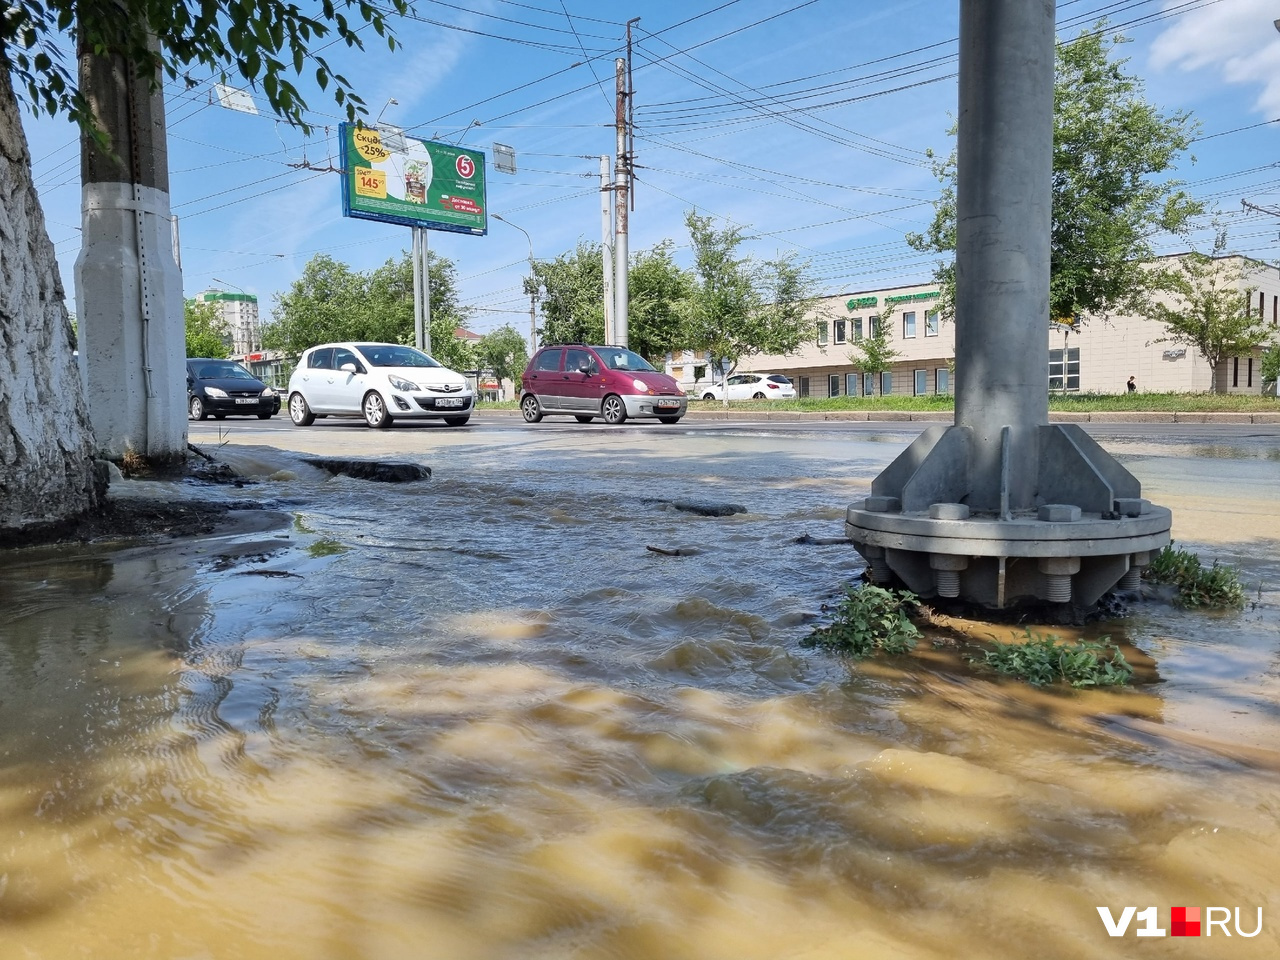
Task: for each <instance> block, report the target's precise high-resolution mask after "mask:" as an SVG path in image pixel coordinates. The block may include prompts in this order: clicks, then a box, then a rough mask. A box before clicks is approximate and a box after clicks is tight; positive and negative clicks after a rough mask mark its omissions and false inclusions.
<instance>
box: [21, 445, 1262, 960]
mask: <svg viewBox="0 0 1280 960" xmlns="http://www.w3.org/2000/svg"><path fill="white" fill-rule="evenodd" d="M392 433H393V435H394V437H393V442H395V443H397V444H400V445H401V447H402V448H403V449H402V451H401V452H402V454H403V455H404V456H408V457H411V458H413V459H416V460H419V461H420V462H424V463H427V464H429V465H430V466H432V468H433V469H434V471H435V476H434V478H433V479H432V480H431V481H430V482H429V483H427V484H423V485H404V486H393V485H374V484H370V483H367V482H361V481H355V480H349V479H345V478H341V477H339V478H328V477H327V476H325V475H323V474H321V473H319V472H318V471H314V470H310V469H308V468H305V467H303V466H301V465H300V464H299V463H298V462H297V461H296V460H295V459H293V458H292V457H291V455H289V454H285V453H282V452H280V451H277V450H275V449H271V448H268V447H260V446H254V445H253V441H254V440H255V439H256V440H257V441H260V442H261V441H265V442H276V443H279V442H281V441H287V442H289V443H291V444H294V445H297V446H298V448H299V449H302V448H303V446H306V445H309V446H310V447H311V448H313V449H314V450H321V449H323V450H324V451H325V452H360V451H362V450H363V449H365V448H363V447H362V446H361V445H362V444H366V443H367V442H368V441H367V440H366V439H365V438H366V437H368V436H371V435H370V434H366V433H363V432H361V431H353V430H351V431H348V430H342V431H333V430H331V431H329V432H328V433H323V432H318V431H313V432H311V433H306V432H296V433H289V434H275V435H263V436H260V437H256V438H255V437H252V436H249V435H246V436H247V437H248V439H249V441H250V442H247V443H237V444H235V445H231V446H227V447H224V448H223V449H222V454H223V456H225V457H226V458H227V459H228V460H229V461H230V462H232V463H234V464H235V465H237V466H238V467H239V468H240V469H242V470H243V471H245V472H247V473H250V474H252V475H254V476H255V477H256V478H258V480H259V482H257V483H254V484H251V485H249V486H246V487H245V488H244V489H242V490H225V489H221V488H201V490H200V495H202V496H208V497H225V496H235V497H239V498H245V497H248V498H253V499H257V500H259V501H261V502H263V503H264V504H267V505H269V506H270V507H271V508H272V509H273V510H276V511H279V512H280V513H281V514H282V515H283V516H284V518H285V520H286V524H285V525H284V526H282V527H279V528H277V529H274V530H261V529H257V530H249V531H245V532H241V533H234V534H228V535H225V536H222V537H217V538H205V539H201V540H194V541H189V542H184V543H178V544H167V545H156V544H114V545H108V544H97V545H89V546H84V547H74V548H67V547H63V548H59V549H39V550H22V551H17V552H10V553H7V554H3V555H0V610H2V611H3V615H2V617H0V957H4V958H9V957H15V958H18V957H20V958H49V960H65V958H72V957H91V958H103V960H114V958H144V957H147V958H150V957H155V958H219V960H220V958H224V957H226V958H231V957H234V958H246V960H258V958H263V960H266V958H273V960H290V958H299V960H302V958H308V960H314V958H334V960H339V958H341V960H347V958H361V960H365V958H367V960H397V958H433V960H434V958H439V960H525V958H582V960H595V958H636V960H685V958H687V960H714V958H734V960H754V958H761V960H765V958H768V960H773V958H781V957H787V958H792V957H794V958H805V960H817V958H853V957H857V958H861V957H893V958H942V957H991V958H1022V957H1032V956H1035V957H1081V958H1084V957H1099V956H1108V957H1110V956H1115V957H1126V956H1139V955H1141V956H1156V955H1159V956H1172V957H1276V956H1280V822H1278V818H1280V738H1278V737H1277V733H1278V732H1280V616H1278V615H1277V610H1278V608H1280V586H1278V584H1280V561H1278V559H1277V545H1278V544H1280V520H1278V519H1277V514H1278V513H1280V510H1277V508H1278V507H1280V503H1278V502H1277V499H1278V494H1277V483H1276V480H1277V476H1278V471H1277V462H1276V458H1275V456H1274V451H1275V450H1276V449H1277V442H1278V441H1277V438H1276V437H1275V436H1268V435H1265V434H1263V435H1258V436H1252V437H1243V438H1240V439H1238V440H1230V439H1228V440H1220V441H1215V442H1214V443H1213V444H1208V445H1206V444H1203V443H1201V444H1199V445H1197V444H1196V443H1192V442H1186V443H1178V442H1155V441H1152V440H1151V439H1150V438H1147V437H1143V436H1139V435H1133V436H1124V435H1116V436H1112V437H1109V438H1103V442H1104V445H1105V446H1107V447H1108V448H1109V449H1111V450H1112V451H1113V452H1114V453H1115V454H1116V455H1117V456H1118V457H1120V458H1121V459H1122V460H1123V461H1124V462H1125V463H1126V465H1127V466H1129V468H1130V469H1131V470H1133V471H1134V472H1135V473H1137V474H1138V475H1139V477H1140V478H1141V479H1142V480H1143V483H1144V494H1146V495H1147V496H1150V497H1151V498H1152V499H1154V500H1156V501H1157V502H1160V503H1163V504H1165V505H1168V506H1170V507H1172V508H1173V509H1174V517H1175V521H1174V522H1175V527H1174V536H1175V539H1176V540H1177V541H1178V542H1179V544H1180V545H1183V546H1187V547H1190V548H1193V549H1196V550H1198V551H1200V552H1201V553H1202V555H1203V556H1204V557H1205V559H1206V560H1209V559H1213V558H1219V559H1222V560H1224V561H1229V562H1234V563H1237V564H1238V565H1239V566H1240V568H1241V570H1242V572H1243V576H1244V579H1245V580H1246V582H1248V583H1249V585H1250V596H1251V601H1252V602H1251V604H1250V606H1249V607H1248V608H1247V609H1246V610H1244V611H1240V612H1233V613H1226V614H1221V613H1219V614H1202V613H1193V612H1189V611H1185V610H1180V609H1178V608H1176V607H1172V606H1169V605H1167V604H1165V603H1163V602H1159V601H1158V600H1155V599H1148V600H1145V601H1142V602H1139V603H1135V604H1134V605H1133V606H1132V608H1131V610H1130V615H1129V616H1128V617H1127V618H1125V619H1123V620H1116V621H1111V622H1105V623H1096V624H1090V625H1089V626H1087V627H1085V628H1083V630H1082V631H1071V630H1063V629H1061V628H1058V629H1057V630H1056V631H1055V632H1058V633H1060V634H1066V635H1075V633H1077V632H1082V633H1083V634H1085V635H1088V636H1097V635H1101V634H1107V635H1109V636H1112V637H1113V638H1115V639H1118V640H1120V641H1122V642H1124V643H1126V644H1128V645H1130V648H1131V649H1132V650H1134V651H1135V652H1136V654H1137V655H1139V656H1140V657H1143V658H1146V661H1145V662H1146V663H1147V665H1148V666H1147V667H1146V668H1145V670H1146V673H1147V674H1148V675H1149V677H1151V678H1153V679H1157V680H1158V682H1154V683H1148V684H1144V685H1142V686H1140V687H1138V688H1136V689H1132V690H1125V691H1119V692H1069V691H1061V690H1049V691H1044V690H1042V691H1036V690H1032V689H1030V688H1027V687H1025V686H1023V685H1021V684H1018V683H1015V682H1008V681H1002V680H997V679H994V678H992V677H991V676H989V675H986V674H983V673H981V672H978V671H976V670H975V669H974V668H972V667H971V666H970V665H969V664H968V663H967V661H965V659H964V658H963V657H962V656H960V655H959V654H958V652H957V651H958V648H957V647H956V645H955V643H956V638H957V637H964V636H966V635H967V636H971V637H975V638H977V639H981V638H982V637H983V636H985V635H986V634H987V633H1000V632H1001V631H1005V632H1007V631H1008V628H995V627H988V626H987V625H984V624H977V623H972V622H954V623H952V624H951V625H950V626H951V628H952V629H950V630H948V631H946V632H945V635H944V633H943V632H940V631H935V632H934V633H933V634H932V636H933V638H934V639H936V640H937V641H938V642H937V644H936V645H934V644H932V643H928V642H926V643H924V644H922V645H921V647H920V648H919V650H918V652H917V654H916V655H913V656H911V657H903V658H893V659H879V660H874V661H869V662H864V663H861V664H849V663H846V662H844V661H842V660H840V659H838V658H835V657H832V656H830V655H828V654H825V653H822V652H818V651H813V650H808V649H805V648H803V647H802V646H801V643H800V641H801V640H802V639H803V638H804V636H805V635H806V634H807V633H808V632H809V631H810V629H812V627H813V625H814V624H815V623H817V622H820V618H821V616H822V615H823V613H822V611H823V606H824V604H830V603H831V602H832V601H833V599H834V598H835V597H836V596H837V595H838V593H839V590H840V587H841V585H842V584H843V583H844V582H847V581H848V580H849V579H850V578H851V577H853V576H854V575H855V574H856V573H857V572H858V570H859V569H860V565H859V564H858V563H857V561H856V556H855V554H854V553H853V552H852V550H851V549H850V548H849V547H848V546H847V545H843V544H823V545H813V544H796V543H794V542H793V541H794V539H795V538H796V537H797V536H799V535H801V534H803V533H809V534H811V535H812V536H815V537H829V536H832V535H838V534H840V533H841V532H842V516H843V508H844V506H846V505H847V504H848V503H849V502H850V501H852V500H854V499H858V498H859V497H861V496H863V495H865V494H866V492H867V488H868V485H869V483H870V480H871V478H872V477H874V476H875V475H876V473H878V472H879V470H880V469H882V468H883V466H884V465H885V464H887V463H888V462H889V460H890V459H891V458H892V457H893V456H894V455H895V454H896V453H897V452H898V451H899V450H900V449H901V448H902V446H903V445H904V444H905V443H906V442H907V441H908V440H909V438H910V434H899V433H893V432H886V433H882V434H871V433H867V432H865V431H863V432H848V433H845V432H841V431H810V430H807V429H805V428H802V427H796V428H781V427H778V426H777V425H774V426H773V427H772V428H771V429H768V430H757V429H749V428H746V427H743V428H741V429H737V428H732V427H725V428H723V429H720V430H716V431H710V432H707V431H697V430H683V429H680V428H676V429H671V428H667V429H659V428H657V427H653V428H650V427H649V426H648V425H640V426H636V427H625V428H622V429H619V430H614V431H609V430H607V429H605V428H600V427H597V428H595V429H584V430H581V431H571V430H544V431H540V432H532V431H530V430H529V428H525V427H523V426H520V425H513V426H511V427H510V429H504V428H487V432H484V433H480V432H477V431H452V432H444V431H429V430H421V431H412V430H406V431H403V432H398V431H393V432H392ZM210 446H211V447H212V446H213V444H211V445H210ZM1203 446H1208V447H1211V451H1210V452H1206V451H1205V450H1202V449H1200V447H1203ZM146 492H149V493H157V492H158V493H159V494H160V495H166V496H167V495H176V494H177V492H178V491H175V490H169V491H166V490H165V489H164V488H163V487H157V486H154V485H153V486H152V487H151V488H148V490H147V491H146ZM188 492H189V491H188ZM677 499H701V500H723V501H732V502H737V503H741V504H743V505H744V506H746V507H747V512H746V513H743V514H738V515H735V516H732V517H721V518H709V517H698V516H692V515H689V514H686V513H680V512H677V511H675V510H673V509H672V508H671V507H670V505H669V503H667V502H666V501H671V500H677ZM648 546H656V547H661V548H666V549H669V550H672V551H674V550H675V549H676V548H680V549H679V553H680V555H670V554H663V553H657V552H654V551H649V550H647V549H646V547H648ZM685 548H688V549H687V550H686V549H685ZM1099 906H1106V907H1108V908H1110V909H1111V911H1112V913H1113V914H1114V915H1115V916H1116V917H1117V918H1118V917H1119V916H1120V915H1121V913H1122V911H1123V909H1124V908H1125V907H1128V906H1134V907H1136V908H1137V909H1138V910H1143V909H1145V908H1147V907H1157V908H1158V913H1157V920H1158V926H1160V927H1162V928H1164V929H1166V930H1167V929H1169V926H1170V924H1169V919H1170V913H1169V910H1170V908H1172V907H1199V908H1201V909H1202V910H1203V909H1205V908H1208V907H1225V908H1228V909H1229V910H1234V909H1235V908H1239V909H1240V914H1241V918H1240V927H1241V928H1242V931H1243V933H1249V932H1251V931H1252V930H1253V929H1254V926H1255V922H1256V921H1255V914H1256V911H1257V910H1258V909H1261V911H1262V929H1261V932H1260V933H1259V934H1258V935H1257V936H1255V937H1244V936H1242V935H1241V930H1237V929H1236V927H1235V925H1234V916H1233V920H1232V923H1231V925H1230V926H1228V927H1226V928H1223V927H1221V926H1217V927H1213V928H1210V933H1211V936H1210V938H1205V937H1203V936H1202V937H1200V938H1191V937H1186V938H1165V939H1162V940H1151V939H1142V938H1138V937H1137V936H1136V935H1135V932H1136V930H1137V928H1138V927H1139V926H1140V925H1141V924H1142V921H1140V920H1137V919H1135V920H1133V921H1132V923H1131V924H1130V926H1129V928H1128V930H1127V932H1126V934H1125V935H1124V936H1123V937H1119V938H1112V937H1109V936H1108V935H1107V932H1106V929H1105V927H1104V925H1103V923H1102V921H1101V919H1100V917H1099V915H1098V911H1097V907H1099ZM1217 916H1221V914H1218V915H1217ZM1228 932H1229V933H1230V934H1231V936H1230V937H1228V936H1226V934H1227V933H1228Z"/></svg>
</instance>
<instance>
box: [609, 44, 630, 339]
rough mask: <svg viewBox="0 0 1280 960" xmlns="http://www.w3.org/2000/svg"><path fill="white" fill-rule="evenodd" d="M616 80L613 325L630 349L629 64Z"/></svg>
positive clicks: (621, 63)
mask: <svg viewBox="0 0 1280 960" xmlns="http://www.w3.org/2000/svg"><path fill="white" fill-rule="evenodd" d="M614 72H615V74H616V80H617V92H618V98H617V109H616V118H615V126H616V129H617V138H618V142H617V154H616V156H615V158H614V168H613V172H614V180H613V182H614V186H613V189H614V194H613V238H614V239H613V269H614V282H613V324H614V331H615V333H616V334H617V345H618V346H620V347H625V346H627V261H628V259H629V256H628V253H627V179H628V174H629V168H630V158H629V157H628V156H627V92H628V91H627V61H626V60H624V59H623V58H622V57H619V58H618V59H617V60H615V61H614Z"/></svg>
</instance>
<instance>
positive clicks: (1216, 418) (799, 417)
mask: <svg viewBox="0 0 1280 960" xmlns="http://www.w3.org/2000/svg"><path fill="white" fill-rule="evenodd" d="M476 414H477V415H478V416H485V417H487V416H494V417H506V416H513V417H518V416H520V411H519V410H483V409H480V410H477V411H476ZM685 419H687V420H750V421H762V420H772V421H782V422H788V423H805V422H809V421H813V422H822V421H840V420H843V421H853V422H855V423H868V422H877V423H880V422H884V423H904V422H905V423H952V422H954V417H953V416H952V415H948V414H946V413H944V412H941V411H940V412H934V413H915V412H912V411H910V410H824V411H819V412H816V413H805V412H803V411H799V410H739V409H737V408H731V409H729V410H690V411H689V412H688V413H686V414H685ZM1049 422H1050V423H1276V424H1280V412H1278V413H1145V412H1142V411H1136V410H1135V411H1133V412H1132V413H1056V412H1053V411H1050V413H1049Z"/></svg>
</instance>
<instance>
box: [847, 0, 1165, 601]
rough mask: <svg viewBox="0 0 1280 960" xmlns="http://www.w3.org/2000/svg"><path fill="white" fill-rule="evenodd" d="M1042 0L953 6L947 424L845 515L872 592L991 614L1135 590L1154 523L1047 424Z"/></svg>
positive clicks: (1049, 118)
mask: <svg viewBox="0 0 1280 960" xmlns="http://www.w3.org/2000/svg"><path fill="white" fill-rule="evenodd" d="M1053 70H1054V3H1053V0H961V3H960V113H959V140H958V153H957V183H956V319H955V322H956V413H955V425H954V426H952V427H950V428H947V427H933V428H930V429H929V430H926V431H925V432H924V433H923V434H921V435H920V437H919V438H917V440H916V441H915V442H914V443H913V444H912V445H911V446H910V447H909V448H907V449H906V450H905V451H903V453H902V454H901V455H900V456H899V457H898V458H897V459H896V460H894V462H893V463H892V464H890V465H889V467H888V468H887V469H886V470H885V471H884V472H883V473H881V474H880V476H878V477H877V478H876V479H875V480H874V481H873V483H872V485H871V493H872V495H871V496H870V497H868V498H867V499H866V500H865V501H863V502H860V503H856V504H854V505H852V506H851V507H850V508H849V511H848V516H847V520H846V529H847V531H848V534H849V538H850V539H851V540H852V541H853V542H854V545H855V546H856V547H857V549H858V552H859V553H861V554H862V556H863V557H864V558H865V559H866V561H867V565H868V568H869V570H870V573H871V577H872V579H873V580H874V581H875V582H877V583H890V582H893V581H894V580H895V579H896V580H898V581H901V582H902V583H905V584H906V585H907V587H909V588H910V589H911V590H913V591H914V592H916V593H917V594H919V595H920V596H922V597H934V596H939V597H959V598H963V599H964V600H967V601H970V602H972V603H977V604H981V605H983V606H986V607H994V608H1002V607H1009V606H1014V605H1018V604H1021V603H1028V602H1035V601H1047V602H1050V603H1068V602H1070V603H1074V604H1076V605H1077V606H1080V607H1090V606H1092V605H1093V604H1095V603H1096V602H1097V601H1098V599H1099V598H1100V597H1101V596H1102V595H1103V594H1104V593H1105V592H1106V591H1108V590H1110V589H1111V588H1112V587H1114V586H1116V584H1117V583H1119V584H1120V585H1121V587H1123V588H1136V587H1137V586H1138V577H1139V575H1140V571H1141V568H1142V567H1143V566H1145V565H1146V564H1147V563H1148V561H1149V559H1150V552H1151V551H1152V550H1157V549H1159V548H1160V547H1163V546H1165V545H1166V544H1168V542H1169V530H1170V527H1171V524H1172V517H1171V515H1170V512H1169V511H1168V510H1167V509H1165V508H1163V507H1156V506H1153V505H1152V504H1150V503H1149V502H1148V501H1146V500H1143V499H1142V498H1141V495H1140V494H1141V486H1140V484H1139V483H1138V481H1137V479H1136V478H1134V477H1133V475H1132V474H1130V473H1129V472H1128V471H1127V470H1125V469H1124V468H1123V467H1121V466H1120V465H1119V464H1118V463H1116V462H1115V461H1114V460H1113V459H1112V458H1111V457H1110V456H1109V455H1108V454H1107V453H1106V452H1105V451H1104V450H1103V449H1102V448H1101V447H1100V446H1098V444H1097V443H1096V442H1095V441H1094V440H1093V439H1092V438H1091V437H1089V435H1088V434H1086V433H1085V432H1084V431H1083V430H1082V429H1081V428H1080V427H1078V426H1077V425H1075V424H1054V425H1051V424H1049V399H1048V340H1049V254H1050V249H1049V237H1050V223H1051V217H1052V209H1051V207H1052V190H1051V176H1052V164H1053Z"/></svg>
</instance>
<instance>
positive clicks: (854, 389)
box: [844, 373, 858, 397]
mask: <svg viewBox="0 0 1280 960" xmlns="http://www.w3.org/2000/svg"><path fill="white" fill-rule="evenodd" d="M844 392H845V393H847V394H848V395H849V396H851V397H856V396H857V395H858V375H857V374H856V373H847V374H845V377H844Z"/></svg>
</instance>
